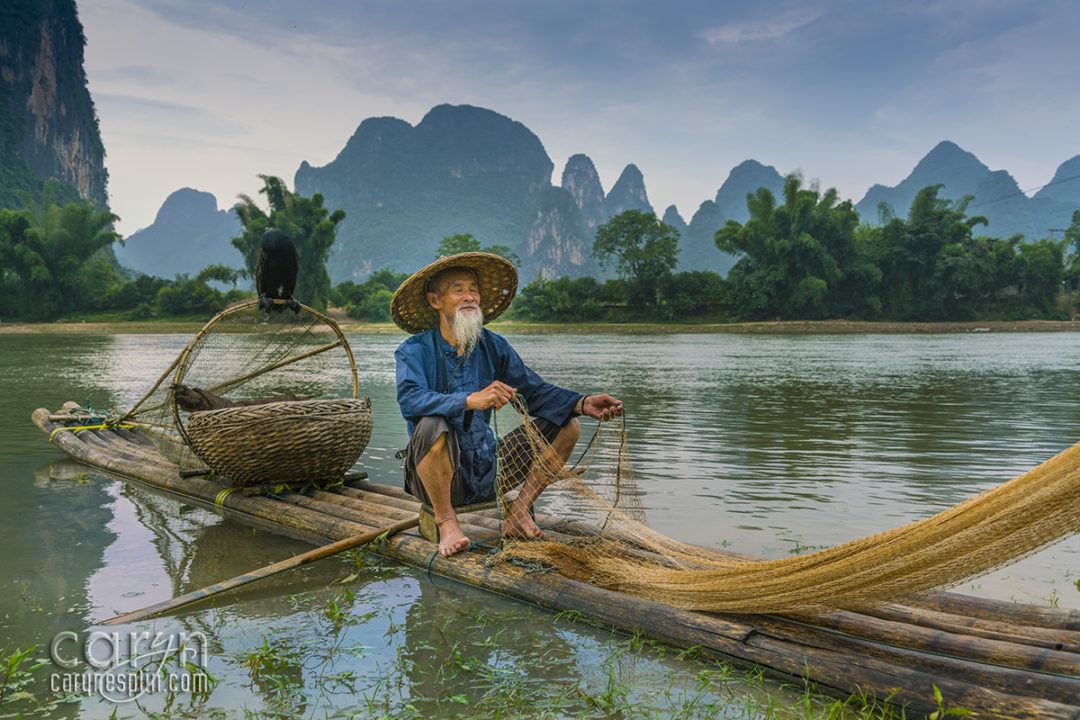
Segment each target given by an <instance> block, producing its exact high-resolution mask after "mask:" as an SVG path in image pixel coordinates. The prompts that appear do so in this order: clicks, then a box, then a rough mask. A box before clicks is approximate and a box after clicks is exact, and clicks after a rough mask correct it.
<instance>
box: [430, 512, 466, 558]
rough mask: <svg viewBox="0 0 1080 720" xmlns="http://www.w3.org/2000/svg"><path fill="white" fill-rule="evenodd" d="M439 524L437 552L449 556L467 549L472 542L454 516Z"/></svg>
mask: <svg viewBox="0 0 1080 720" xmlns="http://www.w3.org/2000/svg"><path fill="white" fill-rule="evenodd" d="M438 525H439V554H440V555H442V556H444V557H450V556H451V555H455V554H457V553H459V552H461V551H462V550H468V549H469V546H470V545H472V542H471V541H470V540H469V538H467V537H465V533H464V532H463V531H462V530H461V526H460V525H458V521H457V518H456V517H452V518H449V519H447V520H443V521H442V522H441V523H438Z"/></svg>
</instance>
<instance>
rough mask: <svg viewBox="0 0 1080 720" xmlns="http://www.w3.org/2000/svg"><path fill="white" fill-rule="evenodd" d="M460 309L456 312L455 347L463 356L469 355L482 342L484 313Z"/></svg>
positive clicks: (476, 310)
mask: <svg viewBox="0 0 1080 720" xmlns="http://www.w3.org/2000/svg"><path fill="white" fill-rule="evenodd" d="M464 310H465V308H461V307H459V308H458V309H457V310H455V311H454V326H453V328H452V329H453V331H454V347H456V348H457V349H458V352H459V353H461V354H462V355H468V354H469V353H471V352H472V351H473V348H475V347H476V343H478V342H479V341H480V333H481V332H483V330H484V312H483V311H482V310H481V309H480V308H479V307H476V308H471V309H470V310H468V311H465V312H463V311H464Z"/></svg>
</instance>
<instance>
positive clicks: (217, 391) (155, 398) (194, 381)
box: [121, 300, 371, 487]
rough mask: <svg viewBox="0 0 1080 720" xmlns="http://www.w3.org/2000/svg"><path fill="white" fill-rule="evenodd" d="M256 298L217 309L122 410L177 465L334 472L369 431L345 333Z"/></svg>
mask: <svg viewBox="0 0 1080 720" xmlns="http://www.w3.org/2000/svg"><path fill="white" fill-rule="evenodd" d="M256 306H257V301H256V300H251V301H248V302H244V303H241V304H238V305H236V306H233V307H231V308H228V309H226V310H224V311H222V312H221V313H218V315H216V316H215V317H214V318H213V319H211V320H210V321H209V322H208V323H207V324H206V325H205V326H204V327H203V328H202V330H200V331H199V333H198V334H197V335H196V336H195V337H194V338H193V339H192V340H191V342H190V343H188V345H187V347H185V348H184V350H183V351H182V352H181V353H180V354H179V355H178V356H177V358H176V360H174V361H173V363H172V364H171V365H170V366H169V368H168V369H167V370H166V371H165V372H164V373H162V375H161V377H160V378H159V379H158V380H157V382H156V383H154V385H153V387H151V388H150V390H149V391H148V392H147V393H146V395H145V396H143V398H142V399H140V400H139V401H138V402H137V403H136V404H135V406H134V407H132V408H131V410H129V411H128V412H127V413H126V414H125V415H124V416H123V418H121V420H122V422H125V423H131V424H134V425H136V426H138V427H139V428H140V429H142V430H143V431H144V432H145V434H146V435H147V436H148V437H150V438H151V439H152V440H153V441H154V444H155V445H156V446H157V448H158V450H159V451H160V452H161V454H162V455H164V456H165V457H166V458H168V459H169V460H171V461H172V462H174V463H176V465H177V466H179V468H180V470H181V472H182V473H184V474H196V473H200V472H209V471H211V470H212V471H215V472H217V473H218V474H219V475H222V476H223V477H224V479H225V480H226V481H227V482H230V483H231V484H234V485H238V486H245V487H249V486H259V485H270V484H274V483H289V482H299V481H306V480H316V481H317V480H324V479H337V480H340V478H341V475H342V474H343V473H344V472H345V471H346V470H347V469H348V468H349V467H351V466H352V464H353V463H354V462H355V461H356V459H357V458H358V457H359V456H360V454H361V453H362V452H363V450H364V447H365V446H366V444H367V441H368V439H369V438H370V435H371V406H370V402H369V401H368V399H367V398H358V395H359V382H358V378H357V373H356V361H355V359H354V358H353V354H352V350H351V349H350V347H349V344H348V341H347V340H346V339H345V336H344V335H343V334H342V332H341V329H340V328H339V327H338V326H337V324H336V323H335V322H334V321H333V320H332V319H330V318H328V317H326V316H325V315H323V314H321V313H319V312H318V311H316V310H313V309H311V308H309V307H306V306H301V310H300V312H298V313H293V312H291V311H285V312H280V313H278V312H270V313H266V312H262V311H258V310H256V309H255V308H256Z"/></svg>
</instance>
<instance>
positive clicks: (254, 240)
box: [232, 175, 345, 310]
mask: <svg viewBox="0 0 1080 720" xmlns="http://www.w3.org/2000/svg"><path fill="white" fill-rule="evenodd" d="M259 177H260V178H261V179H262V181H263V187H262V189H261V190H259V192H260V193H262V194H263V195H266V199H267V201H268V203H269V213H266V212H263V210H262V209H260V208H259V207H258V205H256V204H255V201H254V200H252V199H251V198H250V197H248V196H247V195H241V196H240V200H241V201H242V204H240V205H238V206H237V207H236V214H237V216H238V217H239V218H240V222H241V223H243V225H244V234H243V235H241V236H240V237H238V238H233V241H232V243H233V245H234V246H235V247H236V249H238V250H239V251H240V252H241V253H242V254H243V255H244V263H245V264H246V266H247V270H248V273H249V275H250V276H251V277H254V276H255V263H256V262H257V260H258V258H259V250H260V248H261V246H262V236H263V233H265V232H266V231H267V230H269V229H270V228H277V229H278V230H281V231H282V232H284V233H286V234H287V235H288V236H289V237H291V238H292V241H293V243H294V244H295V245H296V251H297V254H298V255H299V256H300V271H299V274H298V275H297V279H296V292H295V293H294V296H295V297H296V299H297V300H299V301H300V302H302V303H305V304H306V305H310V306H311V307H313V308H316V309H319V310H325V309H326V304H327V300H328V299H329V297H330V275H329V273H327V272H326V260H327V258H328V257H329V256H330V248H331V247H332V246H333V244H334V239H335V237H336V231H337V224H338V223H339V222H341V221H342V220H344V219H345V211H344V210H335V211H334V212H332V213H331V212H330V210H329V209H328V208H326V207H323V196H322V195H320V194H319V193H316V194H315V195H313V196H311V197H310V198H306V197H303V196H301V195H299V194H298V193H294V192H292V191H290V190H289V188H288V187H286V185H285V183H284V182H282V180H281V179H280V178H276V177H273V176H272V175H260V176H259Z"/></svg>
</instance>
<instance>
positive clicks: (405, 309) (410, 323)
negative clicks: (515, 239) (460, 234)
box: [390, 252, 517, 335]
mask: <svg viewBox="0 0 1080 720" xmlns="http://www.w3.org/2000/svg"><path fill="white" fill-rule="evenodd" d="M457 267H461V268H468V269H469V270H472V271H473V272H474V273H475V274H476V280H477V283H478V284H479V285H480V309H481V310H482V311H483V312H484V324H487V323H488V322H490V321H491V320H494V319H495V318H497V317H499V316H500V315H502V314H503V313H504V312H506V309H507V308H508V307H510V302H511V301H512V300H513V299H514V294H515V293H516V292H517V268H515V267H514V264H513V263H512V262H510V261H509V260H507V259H506V258H504V257H500V256H498V255H495V254H493V253H485V252H465V253H458V254H457V255H447V256H445V257H441V258H439V259H438V260H436V261H435V262H433V263H431V264H430V265H428V266H427V267H426V268H424V269H423V270H420V271H419V272H416V273H414V274H413V275H412V277H410V278H409V279H408V280H406V281H405V282H403V283H401V287H399V288H398V289H397V292H395V293H394V297H393V298H392V299H391V300H390V317H391V318H393V320H394V323H396V324H397V326H398V327H399V328H401V329H402V330H404V331H405V332H407V333H411V334H413V335H415V334H416V333H418V332H423V331H425V330H430V329H431V328H433V327H435V325H436V324H438V322H439V311H438V310H436V309H435V308H433V307H431V305H430V304H429V303H428V301H427V293H428V283H430V282H431V279H432V278H433V277H435V276H436V275H438V274H439V273H441V272H442V271H443V270H448V269H450V268H457Z"/></svg>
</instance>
